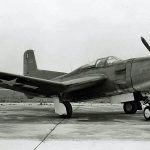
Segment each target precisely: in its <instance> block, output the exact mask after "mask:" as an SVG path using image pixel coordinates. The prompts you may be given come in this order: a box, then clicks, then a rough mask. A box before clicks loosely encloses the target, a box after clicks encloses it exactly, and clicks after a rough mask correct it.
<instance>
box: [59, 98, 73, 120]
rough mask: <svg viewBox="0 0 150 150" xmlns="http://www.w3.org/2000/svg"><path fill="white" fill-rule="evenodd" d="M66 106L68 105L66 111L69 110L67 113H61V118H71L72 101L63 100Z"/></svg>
mask: <svg viewBox="0 0 150 150" xmlns="http://www.w3.org/2000/svg"><path fill="white" fill-rule="evenodd" d="M62 103H63V104H64V105H65V107H66V112H67V115H60V117H61V118H71V116H72V106H71V104H70V102H68V101H64V102H62Z"/></svg>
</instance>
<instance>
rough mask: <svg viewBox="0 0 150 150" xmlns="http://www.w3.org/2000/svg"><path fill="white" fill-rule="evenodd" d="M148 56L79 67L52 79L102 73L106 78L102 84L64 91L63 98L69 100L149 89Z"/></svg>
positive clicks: (71, 78) (69, 78)
mask: <svg viewBox="0 0 150 150" xmlns="http://www.w3.org/2000/svg"><path fill="white" fill-rule="evenodd" d="M149 66H150V57H143V58H133V59H128V60H123V61H119V62H116V63H114V64H105V65H103V66H100V67H98V66H96V65H93V66H90V67H85V68H84V67H83V68H82V67H81V68H78V69H76V70H74V71H73V72H71V73H68V74H66V75H63V76H60V77H57V78H55V79H53V80H54V81H59V82H64V81H68V80H73V79H77V78H81V77H86V76H90V75H91V76H94V75H99V74H104V75H105V76H107V80H106V81H104V82H105V83H104V84H103V86H97V85H95V86H94V87H92V88H86V89H84V90H77V91H73V92H66V93H64V99H66V100H69V101H80V100H88V99H93V98H100V97H106V96H114V95H119V94H124V93H133V92H149V91H150V80H149V77H150V67H149Z"/></svg>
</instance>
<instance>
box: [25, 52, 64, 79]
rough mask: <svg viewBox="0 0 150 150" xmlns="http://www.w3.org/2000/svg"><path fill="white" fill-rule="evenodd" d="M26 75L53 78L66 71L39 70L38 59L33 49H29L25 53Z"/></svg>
mask: <svg viewBox="0 0 150 150" xmlns="http://www.w3.org/2000/svg"><path fill="white" fill-rule="evenodd" d="M23 74H24V75H25V76H31V77H36V78H42V79H52V78H55V77H58V76H61V75H64V74H66V73H63V72H56V71H47V70H39V69H38V68H37V64H36V59H35V55H34V51H33V50H27V51H25V53H24V71H23Z"/></svg>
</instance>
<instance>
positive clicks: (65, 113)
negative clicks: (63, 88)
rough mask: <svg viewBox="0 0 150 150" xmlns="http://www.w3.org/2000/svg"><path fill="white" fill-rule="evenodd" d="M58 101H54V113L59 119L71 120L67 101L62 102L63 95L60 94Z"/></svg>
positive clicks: (70, 110) (69, 105)
mask: <svg viewBox="0 0 150 150" xmlns="http://www.w3.org/2000/svg"><path fill="white" fill-rule="evenodd" d="M58 97H59V99H57V100H54V107H55V113H56V114H58V115H59V116H60V117H61V118H71V116H72V106H71V104H70V102H69V101H63V94H60V95H59V96H58Z"/></svg>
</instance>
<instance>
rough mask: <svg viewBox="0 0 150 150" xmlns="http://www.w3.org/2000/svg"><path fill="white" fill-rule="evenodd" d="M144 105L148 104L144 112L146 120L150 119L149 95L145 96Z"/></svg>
mask: <svg viewBox="0 0 150 150" xmlns="http://www.w3.org/2000/svg"><path fill="white" fill-rule="evenodd" d="M144 105H146V107H145V108H144V112H143V114H144V118H145V120H150V98H149V97H145V101H144Z"/></svg>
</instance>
